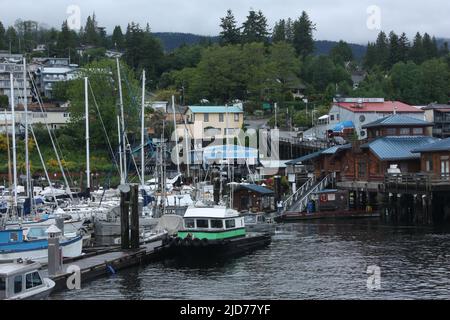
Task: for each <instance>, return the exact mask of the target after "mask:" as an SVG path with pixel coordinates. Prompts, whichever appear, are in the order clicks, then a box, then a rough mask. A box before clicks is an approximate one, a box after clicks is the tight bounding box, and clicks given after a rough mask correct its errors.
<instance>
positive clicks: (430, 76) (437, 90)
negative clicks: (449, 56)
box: [420, 59, 450, 103]
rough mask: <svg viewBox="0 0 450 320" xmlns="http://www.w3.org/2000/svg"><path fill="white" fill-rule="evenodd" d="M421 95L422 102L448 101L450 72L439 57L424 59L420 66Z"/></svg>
mask: <svg viewBox="0 0 450 320" xmlns="http://www.w3.org/2000/svg"><path fill="white" fill-rule="evenodd" d="M420 69H421V79H420V80H421V81H420V83H421V90H420V93H421V96H422V102H423V103H431V102H437V103H448V97H449V95H448V94H449V88H450V73H449V69H448V66H447V64H446V63H445V62H443V61H442V60H439V59H432V60H427V61H425V62H424V63H423V64H422V65H421V66H420Z"/></svg>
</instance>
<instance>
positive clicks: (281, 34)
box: [272, 19, 286, 43]
mask: <svg viewBox="0 0 450 320" xmlns="http://www.w3.org/2000/svg"><path fill="white" fill-rule="evenodd" d="M280 41H286V21H285V20H284V19H281V20H280V21H278V22H276V23H275V26H274V27H273V33H272V42H273V43H277V42H280Z"/></svg>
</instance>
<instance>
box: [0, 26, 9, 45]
mask: <svg viewBox="0 0 450 320" xmlns="http://www.w3.org/2000/svg"><path fill="white" fill-rule="evenodd" d="M6 42H7V41H6V30H5V27H4V26H3V24H2V22H1V21H0V50H5V49H6V48H7V47H8V46H7V44H6Z"/></svg>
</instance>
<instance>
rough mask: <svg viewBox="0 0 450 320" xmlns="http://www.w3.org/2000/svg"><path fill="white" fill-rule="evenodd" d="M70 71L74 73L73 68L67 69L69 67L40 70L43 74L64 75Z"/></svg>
mask: <svg viewBox="0 0 450 320" xmlns="http://www.w3.org/2000/svg"><path fill="white" fill-rule="evenodd" d="M72 71H76V70H75V69H73V68H69V67H67V68H66V67H60V68H55V67H45V68H43V69H42V73H45V74H66V73H69V72H72Z"/></svg>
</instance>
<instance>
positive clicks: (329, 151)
mask: <svg viewBox="0 0 450 320" xmlns="http://www.w3.org/2000/svg"><path fill="white" fill-rule="evenodd" d="M351 148H352V145H351V143H349V144H345V145H337V146H333V147H331V148H328V149H325V150H323V151H322V152H321V154H336V153H337V152H339V151H342V150H347V149H351Z"/></svg>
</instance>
